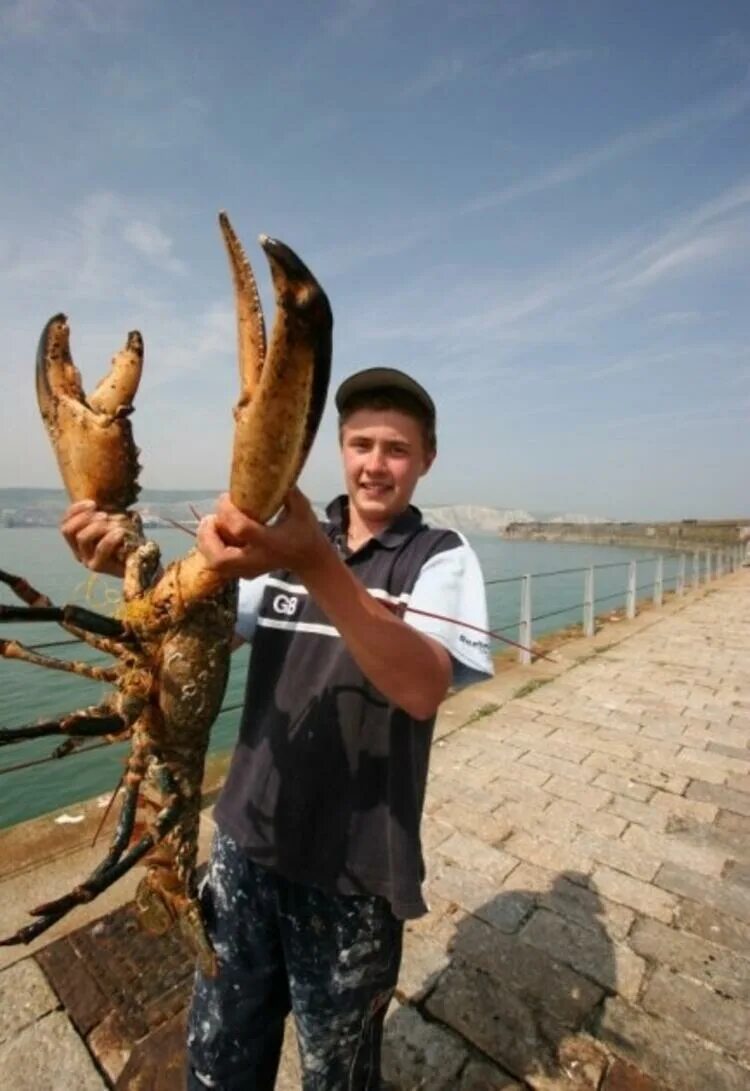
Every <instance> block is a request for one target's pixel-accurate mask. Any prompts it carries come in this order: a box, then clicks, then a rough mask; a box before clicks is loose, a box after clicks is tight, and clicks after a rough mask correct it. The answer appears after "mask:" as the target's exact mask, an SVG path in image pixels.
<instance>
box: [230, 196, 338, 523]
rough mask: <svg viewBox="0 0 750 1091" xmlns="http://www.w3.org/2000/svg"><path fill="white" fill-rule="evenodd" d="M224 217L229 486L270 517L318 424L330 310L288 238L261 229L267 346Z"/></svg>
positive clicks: (248, 272)
mask: <svg viewBox="0 0 750 1091" xmlns="http://www.w3.org/2000/svg"><path fill="white" fill-rule="evenodd" d="M219 223H220V225H221V231H222V234H223V236H224V242H225V243H226V247H227V253H228V255H229V263H230V267H231V270H232V278H233V280H234V287H235V297H236V308H237V326H238V349H239V353H238V355H239V365H240V383H241V390H240V397H239V400H238V402H237V405H236V406H235V409H234V419H235V430H234V451H233V456H232V475H231V479H230V489H229V492H230V496H231V498H232V502H233V503H234V504H236V506H237V507H238V508H240V509H241V510H242V511H244V512H245V513H246V514H247V515H249V516H251V518H253V519H255V520H257V521H258V522H260V523H265V522H266V521H267V520H268V519H270V518H271V516H272V515H274V514H275V513H276V512H277V511H278V509H279V508H280V507H281V504H282V502H283V500H284V497H285V496H286V494H287V493H288V492H289V490H290V489H291V488H292V486H293V485H294V483H295V482H296V480H297V478H298V476H299V474H300V471H301V470H302V466H303V464H304V461H305V458H306V457H307V453H308V451H309V449H310V446H311V445H312V441H313V439H314V438H315V434H316V432H317V430H318V425H319V424H320V418H321V416H322V413H323V407H324V405H325V399H326V393H327V391H328V382H329V379H330V374H331V334H332V329H333V315H332V313H331V306H330V304H329V302H328V298H327V296H326V294H325V292H324V291H323V289H322V288H321V286H320V285H319V284H318V282H317V280H316V279H315V277H314V276H313V274H312V273H311V272H310V270H309V269H308V268H307V266H306V265H305V264H304V262H302V261H301V260H300V258H298V257H297V255H296V254H295V253H294V251H292V250H290V249H289V247H288V246H286V245H285V244H284V243H283V242H279V241H278V240H277V239H270V238H269V237H268V236H267V235H261V236H260V244H261V246H262V247H263V250H264V251H265V254H266V257H267V258H268V263H269V265H270V267H271V277H272V280H273V286H274V294H275V296H276V315H275V318H274V324H273V332H272V335H271V344H270V346H269V347H268V351H266V338H265V326H264V322H263V312H262V309H261V304H260V298H259V296H258V290H257V287H256V284H255V278H254V277H253V272H252V269H251V267H250V263H249V262H248V260H247V258H246V257H245V253H244V251H243V249H242V246H241V244H240V242H239V240H238V238H237V236H236V235H235V233H234V231H233V229H232V226H231V224H230V222H229V219H228V217H227V215H226V213H223V212H222V213H221V215H220V216H219Z"/></svg>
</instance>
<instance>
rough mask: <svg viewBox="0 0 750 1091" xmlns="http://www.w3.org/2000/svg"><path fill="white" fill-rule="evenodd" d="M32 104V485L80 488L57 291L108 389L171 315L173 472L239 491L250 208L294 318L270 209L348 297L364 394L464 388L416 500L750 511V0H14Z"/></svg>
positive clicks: (80, 361)
mask: <svg viewBox="0 0 750 1091" xmlns="http://www.w3.org/2000/svg"><path fill="white" fill-rule="evenodd" d="M0 126H1V131H2V155H1V156H0V201H1V202H2V209H3V215H2V217H0V331H2V335H3V342H4V351H3V352H2V355H1V356H0V361H1V362H0V380H1V385H0V390H1V391H2V394H1V396H0V486H45V487H49V486H56V485H57V484H58V483H59V477H58V472H57V467H56V464H55V461H54V458H53V455H52V452H51V448H50V446H49V443H48V440H47V437H46V434H45V433H44V430H43V427H42V425H41V421H40V418H39V413H38V409H37V406H36V401H35V394H34V376H33V371H34V356H35V352H36V345H37V342H38V338H39V334H40V332H41V330H42V327H43V326H44V323H45V322H46V320H47V319H48V318H49V317H50V316H51V315H52V314H55V313H57V312H59V311H64V312H65V313H66V314H67V315H68V316H69V320H70V326H71V339H72V348H73V354H74V358H75V360H76V363H77V365H78V367H79V369H80V370H81V372H82V374H83V377H84V383H85V385H86V386H87V387H89V388H93V385H94V384H95V382H96V381H98V379H99V378H100V377H101V375H102V374H103V373H104V371H105V370H106V366H107V364H108V361H109V359H110V358H111V356H112V354H113V353H114V352H115V351H117V350H118V349H119V348H120V347H121V345H122V344H123V343H124V339H125V336H126V333H127V331H128V330H130V329H139V330H141V331H142V333H143V336H144V339H145V344H146V362H145V369H144V378H143V381H142V384H141V389H140V391H139V394H138V397H137V400H136V407H137V408H136V413H135V415H134V417H133V418H132V419H133V423H134V428H135V433H136V439H137V442H138V444H139V446H140V447H141V449H142V461H143V466H144V469H143V473H142V484H143V485H144V486H146V487H152V488H189V489H193V488H195V489H196V490H198V489H206V488H222V487H223V486H224V485H225V484H227V483H228V473H229V464H230V451H231V438H232V416H231V408H232V405H233V404H234V401H235V400H236V397H237V383H238V380H237V366H236V352H235V330H234V316H233V300H232V293H231V288H230V281H229V275H228V270H227V266H226V258H225V255H224V251H223V246H222V244H221V239H220V235H219V232H218V227H217V222H216V216H217V212H218V211H219V210H220V209H222V208H225V209H227V211H228V212H229V214H230V216H231V218H232V221H233V223H234V226H235V228H236V229H237V231H238V233H239V234H240V236H241V237H242V238H243V240H244V242H245V245H246V249H247V252H248V256H249V257H250V260H251V262H252V263H253V267H254V269H255V271H256V274H257V275H258V277H259V279H260V282H261V292H262V295H263V299H264V304H265V308H266V317H267V321H268V323H269V325H270V321H271V317H272V314H273V300H272V296H271V292H270V285H269V278H268V272H267V267H266V262H265V258H264V256H263V253H262V251H261V250H260V248H259V247H258V245H257V242H256V240H257V236H258V234H259V233H261V232H263V233H266V234H270V235H274V236H276V237H278V238H280V239H283V240H284V241H285V242H287V243H288V244H289V245H291V246H292V247H293V248H294V249H295V250H296V251H297V252H298V253H299V254H300V256H301V257H302V258H303V259H304V260H305V261H306V263H307V264H308V265H309V266H310V267H311V268H312V269H313V270H314V272H315V274H316V276H317V277H318V279H319V280H320V282H321V283H322V284H323V286H324V287H325V289H326V291H327V293H328V296H329V298H330V300H331V304H332V307H333V312H334V320H335V328H334V358H333V384H334V386H335V384H337V383H338V382H340V381H341V380H342V379H343V378H344V377H345V376H346V375H348V374H350V373H351V372H352V371H355V370H358V369H359V368H362V367H370V366H375V365H388V366H392V367H398V368H402V369H403V370H406V371H408V372H409V373H411V374H412V375H414V376H415V377H416V378H417V379H418V380H419V381H420V382H422V383H423V384H424V385H425V386H426V387H427V388H428V390H430V392H431V393H432V394H433V397H434V399H435V401H436V403H437V406H438V441H439V454H438V459H437V461H436V463H435V465H434V467H433V469H432V470H431V471H430V473H429V475H428V477H427V478H426V479H425V480H424V481H423V482H422V483H420V486H419V491H418V494H417V500H418V501H420V502H422V503H424V504H459V503H462V504H483V505H491V506H498V507H511V508H526V509H528V510H531V511H540V510H542V511H561V512H585V513H588V514H595V515H606V516H610V517H613V518H620V519H639V518H648V519H651V518H685V517H722V516H737V515H742V516H745V515H750V474H749V473H748V471H749V470H750V428H749V427H748V420H749V418H750V352H749V351H748V343H749V340H750V338H749V335H750V291H749V289H750V260H749V258H748V255H749V254H750V5H748V4H747V3H746V0H733V2H726V0H713V2H712V3H711V4H706V3H705V0H663V2H662V3H658V4H654V3H653V0H644V2H640V0H632V2H629V3H622V2H621V0H548V2H543V0H456V2H448V0H398V2H396V0H319V2H318V3H315V4H311V3H308V2H303V0H287V2H285V3H283V4H280V3H277V2H274V3H271V2H267V0H255V2H254V3H252V4H248V3H246V2H245V0H242V2H226V0H224V2H222V0H215V2H214V3H213V4H211V5H207V4H205V3H198V2H194V0H180V2H179V3H177V2H172V0H165V2H162V3H159V4H153V3H150V2H148V0H118V2H117V4H112V3H108V2H106V0H99V2H96V0H0ZM332 389H333V387H332ZM332 401H333V399H332V397H331V398H330V399H329V402H330V404H329V408H328V409H327V411H326V415H325V417H324V421H323V425H322V427H321V430H320V432H319V435H318V438H317V440H316V443H315V445H314V448H313V451H312V454H311V456H310V460H309V463H308V466H307V468H306V470H305V473H304V475H303V479H302V482H301V483H302V486H303V488H304V489H305V491H306V492H307V493H308V495H310V496H311V497H312V498H314V499H316V500H321V499H326V498H327V497H328V496H330V495H332V494H334V493H335V492H337V491H338V490H339V486H340V470H339V462H338V454H337V443H336V429H335V418H334V414H333V412H332Z"/></svg>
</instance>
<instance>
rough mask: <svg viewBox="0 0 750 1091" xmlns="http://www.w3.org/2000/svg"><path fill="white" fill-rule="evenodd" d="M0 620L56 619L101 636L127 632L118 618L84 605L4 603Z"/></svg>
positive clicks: (118, 634) (122, 634)
mask: <svg viewBox="0 0 750 1091" xmlns="http://www.w3.org/2000/svg"><path fill="white" fill-rule="evenodd" d="M0 621H56V622H58V624H60V625H75V626H76V627H77V628H79V629H86V630H87V631H88V632H92V633H96V634H98V635H100V636H113V637H123V636H125V634H126V632H127V630H126V628H125V626H124V625H123V623H122V622H121V621H118V620H117V618H114V617H107V616H106V615H105V614H97V613H95V612H94V611H93V610H87V609H86V608H85V607H84V606H70V605H69V606H6V605H5V604H4V603H3V604H0Z"/></svg>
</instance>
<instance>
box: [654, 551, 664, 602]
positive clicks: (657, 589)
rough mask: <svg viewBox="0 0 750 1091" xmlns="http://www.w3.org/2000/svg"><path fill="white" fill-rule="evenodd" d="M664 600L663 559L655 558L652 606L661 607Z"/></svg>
mask: <svg viewBox="0 0 750 1091" xmlns="http://www.w3.org/2000/svg"><path fill="white" fill-rule="evenodd" d="M663 598H664V558H663V557H657V558H656V572H655V573H654V606H661V603H662V599H663Z"/></svg>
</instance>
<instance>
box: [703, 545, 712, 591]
mask: <svg viewBox="0 0 750 1091" xmlns="http://www.w3.org/2000/svg"><path fill="white" fill-rule="evenodd" d="M710 579H711V550H710V549H707V550H706V558H705V567H704V569H703V582H704V583H708V582H709V580H710Z"/></svg>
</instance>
